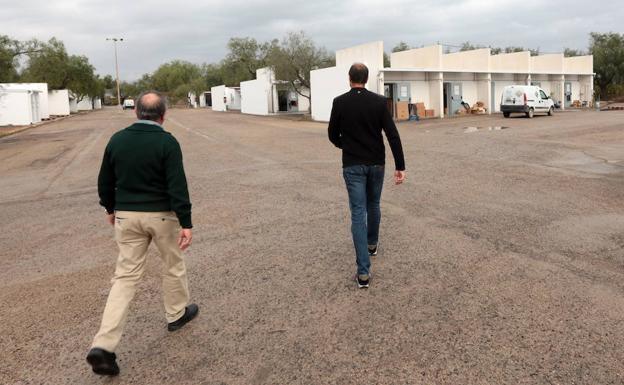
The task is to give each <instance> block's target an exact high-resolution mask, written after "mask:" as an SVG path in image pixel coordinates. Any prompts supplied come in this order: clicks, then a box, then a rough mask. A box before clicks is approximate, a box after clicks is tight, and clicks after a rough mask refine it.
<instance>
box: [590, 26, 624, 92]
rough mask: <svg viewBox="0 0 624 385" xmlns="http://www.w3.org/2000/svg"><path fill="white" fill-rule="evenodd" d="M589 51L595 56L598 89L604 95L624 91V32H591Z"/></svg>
mask: <svg viewBox="0 0 624 385" xmlns="http://www.w3.org/2000/svg"><path fill="white" fill-rule="evenodd" d="M589 52H590V53H591V54H592V55H593V56H594V72H596V79H595V82H596V85H597V86H598V87H596V90H597V91H598V93H599V94H600V95H601V96H602V97H618V96H621V95H622V94H623V93H624V34H619V33H613V32H609V33H598V32H592V33H591V34H590V43H589Z"/></svg>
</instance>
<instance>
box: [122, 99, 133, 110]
mask: <svg viewBox="0 0 624 385" xmlns="http://www.w3.org/2000/svg"><path fill="white" fill-rule="evenodd" d="M122 107H123V109H124V110H126V109H131V110H134V100H133V99H126V100H124V102H123V105H122Z"/></svg>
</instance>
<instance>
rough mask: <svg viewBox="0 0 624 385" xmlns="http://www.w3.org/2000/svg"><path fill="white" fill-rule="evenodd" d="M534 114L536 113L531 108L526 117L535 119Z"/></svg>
mask: <svg viewBox="0 0 624 385" xmlns="http://www.w3.org/2000/svg"><path fill="white" fill-rule="evenodd" d="M534 114H535V111H533V109H532V108H529V111H528V112H527V113H526V117H527V118H529V119H531V118H533V115H534Z"/></svg>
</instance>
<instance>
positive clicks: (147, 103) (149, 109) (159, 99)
mask: <svg viewBox="0 0 624 385" xmlns="http://www.w3.org/2000/svg"><path fill="white" fill-rule="evenodd" d="M149 95H154V97H150V96H149ZM143 99H147V100H143ZM165 111H167V101H166V100H165V97H164V96H163V95H162V94H161V93H160V92H158V91H145V92H143V93H141V95H139V97H138V99H137V103H136V116H137V118H139V119H143V120H154V121H157V120H160V119H162V118H163V117H164V116H165Z"/></svg>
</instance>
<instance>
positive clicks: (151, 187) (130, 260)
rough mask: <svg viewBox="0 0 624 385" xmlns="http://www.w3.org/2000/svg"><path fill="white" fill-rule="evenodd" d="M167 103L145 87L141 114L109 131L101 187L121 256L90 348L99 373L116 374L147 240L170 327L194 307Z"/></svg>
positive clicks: (186, 210)
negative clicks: (159, 267)
mask: <svg viewBox="0 0 624 385" xmlns="http://www.w3.org/2000/svg"><path fill="white" fill-rule="evenodd" d="M165 110H166V104H165V100H164V98H163V97H162V96H161V95H160V94H158V93H157V92H154V91H151V92H146V93H144V94H142V95H141V96H140V97H139V99H138V102H137V105H136V115H137V118H138V119H139V120H138V121H137V122H135V123H134V124H132V125H131V126H130V127H127V128H125V129H123V130H121V131H119V132H117V133H116V134H114V135H113V136H112V137H111V139H110V141H109V142H108V145H107V146H106V150H105V151H104V159H103V160H102V166H101V168H100V174H99V177H98V193H99V195H100V204H101V205H102V206H104V208H105V210H106V215H107V220H108V223H110V224H111V225H114V226H115V240H116V241H117V245H118V246H119V257H118V259H117V267H116V268H115V275H114V277H113V279H112V283H113V286H112V287H111V290H110V293H109V295H108V300H107V302H106V307H105V308H104V315H103V316H102V324H101V326H100V330H99V331H98V333H97V334H96V336H95V338H94V339H93V344H92V347H91V350H90V351H89V354H88V355H87V362H89V364H90V365H91V367H92V369H93V371H94V372H95V373H97V374H101V375H112V376H114V375H117V374H119V367H118V366H117V362H116V356H115V353H114V351H115V349H116V347H117V345H118V344H119V341H120V339H121V334H122V332H123V327H124V324H125V322H126V318H127V316H128V308H129V307H130V302H131V301H132V298H133V297H134V293H135V291H136V285H137V283H138V282H139V280H140V279H141V276H142V275H143V271H144V270H145V256H146V254H147V248H148V246H149V244H150V243H151V241H154V243H155V244H156V247H157V248H158V251H159V252H160V255H161V258H162V260H163V264H164V266H163V281H162V282H163V294H164V302H165V317H166V319H167V322H168V324H167V329H168V330H169V331H174V330H178V329H179V328H181V327H182V326H184V325H185V324H186V323H187V322H189V321H190V320H192V319H193V318H195V316H196V315H197V312H198V307H197V305H195V304H189V290H188V281H187V276H186V266H185V264H184V258H183V257H182V251H183V250H184V249H186V248H187V247H188V246H190V244H191V239H192V233H191V228H192V227H193V225H192V223H191V201H190V200H189V193H188V188H187V184H186V176H185V174H184V166H183V164H182V151H181V150H180V145H179V144H178V141H177V140H176V139H175V138H174V137H173V135H171V134H170V133H168V132H166V131H165V130H164V129H163V127H162V123H163V121H164V120H165ZM180 227H181V228H180Z"/></svg>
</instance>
